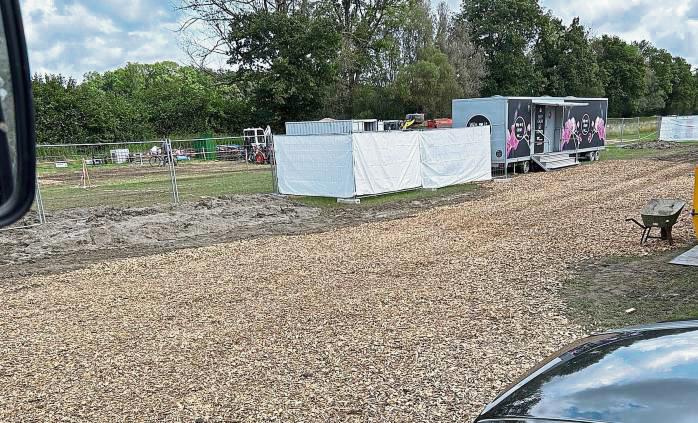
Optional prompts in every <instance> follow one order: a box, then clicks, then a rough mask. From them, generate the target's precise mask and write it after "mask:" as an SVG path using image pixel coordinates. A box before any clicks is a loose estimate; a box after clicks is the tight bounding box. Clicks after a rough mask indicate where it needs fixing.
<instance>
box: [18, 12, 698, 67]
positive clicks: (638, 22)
mask: <svg viewBox="0 0 698 423" xmlns="http://www.w3.org/2000/svg"><path fill="white" fill-rule="evenodd" d="M448 1H449V4H450V5H451V7H452V9H453V10H457V8H458V5H459V3H460V1H459V0H448ZM173 2H176V0H20V3H21V5H22V13H23V15H24V25H25V26H24V28H25V32H26V36H27V44H28V46H29V55H30V58H29V60H30V65H31V68H32V72H39V73H62V74H64V75H69V76H72V77H74V78H76V79H78V80H79V79H81V78H82V75H84V74H85V73H86V72H89V71H98V72H103V71H106V70H109V69H114V68H116V67H119V66H122V65H125V64H126V63H128V62H141V63H152V62H155V61H160V60H174V61H177V62H180V63H188V59H187V57H186V55H185V54H184V52H183V50H182V48H181V47H180V43H179V36H178V33H177V32H176V30H177V28H178V23H179V21H180V19H181V16H179V14H178V13H177V12H176V11H175V10H174V7H173ZM434 2H435V0H434ZM574 3H576V4H578V5H580V6H578V7H570V4H574ZM541 4H542V5H543V7H545V8H548V9H550V10H552V12H553V14H555V15H556V16H558V17H560V18H562V19H563V20H564V22H565V23H569V22H570V21H571V20H572V18H573V17H575V16H580V17H581V20H582V24H584V25H585V26H587V27H589V28H591V30H592V33H593V34H595V35H600V34H606V33H607V34H614V35H618V36H620V37H621V38H623V39H625V40H627V41H634V40H638V41H639V40H642V39H647V40H650V41H652V42H653V43H654V44H655V45H657V46H658V47H661V48H665V49H667V50H669V51H670V52H671V53H672V54H674V55H679V56H683V57H685V58H686V59H687V60H688V61H689V62H690V63H692V64H693V65H695V66H698V0H667V1H663V2H657V0H622V1H620V0H582V1H579V2H571V1H570V0H541Z"/></svg>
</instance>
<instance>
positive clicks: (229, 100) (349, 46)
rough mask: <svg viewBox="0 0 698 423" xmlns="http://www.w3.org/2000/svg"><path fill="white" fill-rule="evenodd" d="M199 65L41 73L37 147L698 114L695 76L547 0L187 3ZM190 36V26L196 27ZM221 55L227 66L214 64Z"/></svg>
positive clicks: (674, 60) (188, 44)
mask: <svg viewBox="0 0 698 423" xmlns="http://www.w3.org/2000/svg"><path fill="white" fill-rule="evenodd" d="M179 9H180V11H181V12H182V14H183V15H184V16H185V17H186V21H185V22H184V23H183V25H182V28H181V33H182V34H181V36H182V39H183V40H184V46H185V49H186V51H187V53H188V54H189V57H190V58H191V59H192V64H191V65H188V66H182V65H178V64H176V63H173V62H161V63H155V64H135V63H133V64H128V65H127V66H125V67H123V68H119V69H115V70H112V71H108V72H104V73H96V72H94V73H88V74H87V75H85V77H84V79H83V80H82V81H81V82H79V83H78V82H77V81H75V80H74V79H71V78H68V77H65V76H62V75H35V76H34V80H33V83H34V84H33V86H34V98H35V103H36V110H37V128H38V141H39V142H40V143H78V142H99V141H127V140H138V139H152V138H155V137H160V136H165V135H170V136H175V135H201V134H204V133H218V134H238V133H241V131H242V129H243V128H246V127H257V126H266V125H271V126H272V128H273V129H274V130H276V131H280V130H282V129H283V123H284V122H286V121H294V120H311V119H318V118H323V117H328V116H329V117H334V118H351V117H353V118H378V119H400V118H404V115H405V114H406V113H413V112H423V113H426V114H427V115H428V116H429V117H445V116H450V113H451V100H452V99H454V98H467V97H478V96H490V95H516V96H538V95H551V96H579V97H589V96H593V97H608V98H609V115H610V116H611V117H624V116H638V115H655V114H693V113H698V71H694V70H693V69H692V67H691V65H690V64H689V63H688V62H687V61H686V60H685V59H684V58H682V57H677V56H673V55H672V54H671V53H670V52H668V51H666V50H664V49H659V48H657V47H655V46H653V45H652V44H651V43H650V42H648V41H642V42H635V43H627V42H625V41H623V40H621V39H620V38H618V37H615V36H610V35H601V36H596V37H594V36H592V35H591V34H590V30H589V29H588V28H586V27H584V26H583V25H582V23H581V22H580V20H579V19H578V18H577V19H574V20H572V22H570V23H568V24H567V23H565V22H563V21H562V20H560V19H559V18H557V17H555V16H554V15H553V14H552V12H551V11H548V10H545V9H544V8H543V7H541V6H540V4H539V2H538V0H464V1H463V2H462V4H461V8H460V10H458V11H457V12H455V13H453V12H451V11H450V10H449V8H448V6H447V5H446V3H441V4H439V5H438V6H437V7H435V8H432V6H431V3H430V2H429V1H428V0H274V1H271V0H206V1H202V0H180V3H179ZM194 28H195V29H194ZM212 57H217V58H220V57H224V58H225V60H226V61H227V64H228V65H229V66H228V67H227V70H220V71H214V70H212V69H211V68H210V66H208V63H209V60H210V59H211V58H212Z"/></svg>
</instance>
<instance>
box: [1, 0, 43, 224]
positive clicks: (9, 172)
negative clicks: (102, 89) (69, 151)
mask: <svg viewBox="0 0 698 423" xmlns="http://www.w3.org/2000/svg"><path fill="white" fill-rule="evenodd" d="M0 12H1V14H2V19H0V227H2V226H7V225H10V224H12V223H14V222H15V221H17V220H18V219H20V218H21V217H22V216H23V215H24V214H25V213H26V212H27V210H29V208H30V207H31V205H32V202H33V201H34V189H35V178H36V176H35V175H36V157H35V142H36V141H35V140H36V137H35V133H34V106H33V101H32V90H31V74H30V72H29V60H28V59H27V46H26V43H25V40H24V28H23V26H22V15H21V13H20V9H19V1H18V0H4V1H2V2H0Z"/></svg>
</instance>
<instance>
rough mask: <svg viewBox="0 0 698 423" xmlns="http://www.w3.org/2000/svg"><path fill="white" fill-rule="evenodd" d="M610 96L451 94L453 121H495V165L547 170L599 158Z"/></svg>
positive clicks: (465, 124) (459, 124) (462, 123)
mask: <svg viewBox="0 0 698 423" xmlns="http://www.w3.org/2000/svg"><path fill="white" fill-rule="evenodd" d="M607 116H608V99H606V98H577V97H501V96H495V97H488V98H473V99H456V100H453V127H454V128H464V127H472V126H490V127H491V135H492V136H491V143H492V145H491V147H492V164H493V166H499V167H502V166H508V165H510V164H514V165H518V166H519V167H520V169H521V170H522V171H523V172H524V173H525V172H528V170H529V168H530V164H531V162H534V163H536V164H537V165H538V166H540V167H541V168H542V169H544V170H546V171H547V170H552V169H558V168H562V167H567V166H572V165H575V164H578V159H579V158H580V157H585V158H587V159H589V160H598V158H599V151H600V150H602V149H604V148H605V142H606V120H607Z"/></svg>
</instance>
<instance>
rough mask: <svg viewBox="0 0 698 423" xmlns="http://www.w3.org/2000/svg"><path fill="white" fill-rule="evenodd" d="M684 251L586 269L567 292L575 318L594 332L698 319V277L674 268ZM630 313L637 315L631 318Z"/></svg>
mask: <svg viewBox="0 0 698 423" xmlns="http://www.w3.org/2000/svg"><path fill="white" fill-rule="evenodd" d="M631 229H632V228H630V227H629V228H628V230H631ZM638 238H639V237H638ZM682 251H683V250H682ZM682 251H670V252H667V253H660V254H652V255H648V256H642V257H639V256H638V257H608V258H606V259H603V260H600V261H598V262H594V263H587V264H585V265H583V266H582V267H583V269H582V270H581V271H580V272H579V273H578V275H577V276H576V277H574V278H573V279H572V280H570V281H569V282H568V283H567V284H566V285H565V289H564V290H563V291H562V292H563V295H564V296H565V297H566V300H567V303H568V305H569V307H570V315H571V316H574V318H575V320H577V321H578V322H579V323H580V324H582V325H584V326H585V327H588V328H590V329H593V330H599V329H609V328H614V327H623V326H629V325H635V324H643V323H652V322H658V321H666V320H682V319H698V277H697V276H696V275H697V274H698V272H697V271H696V269H695V268H690V267H683V266H676V265H672V264H669V263H668V262H669V261H670V260H672V259H673V258H674V257H676V256H678V255H679V254H680V253H681V252H682ZM630 308H634V309H636V310H637V311H636V312H634V313H631V314H628V313H625V310H628V309H630Z"/></svg>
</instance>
